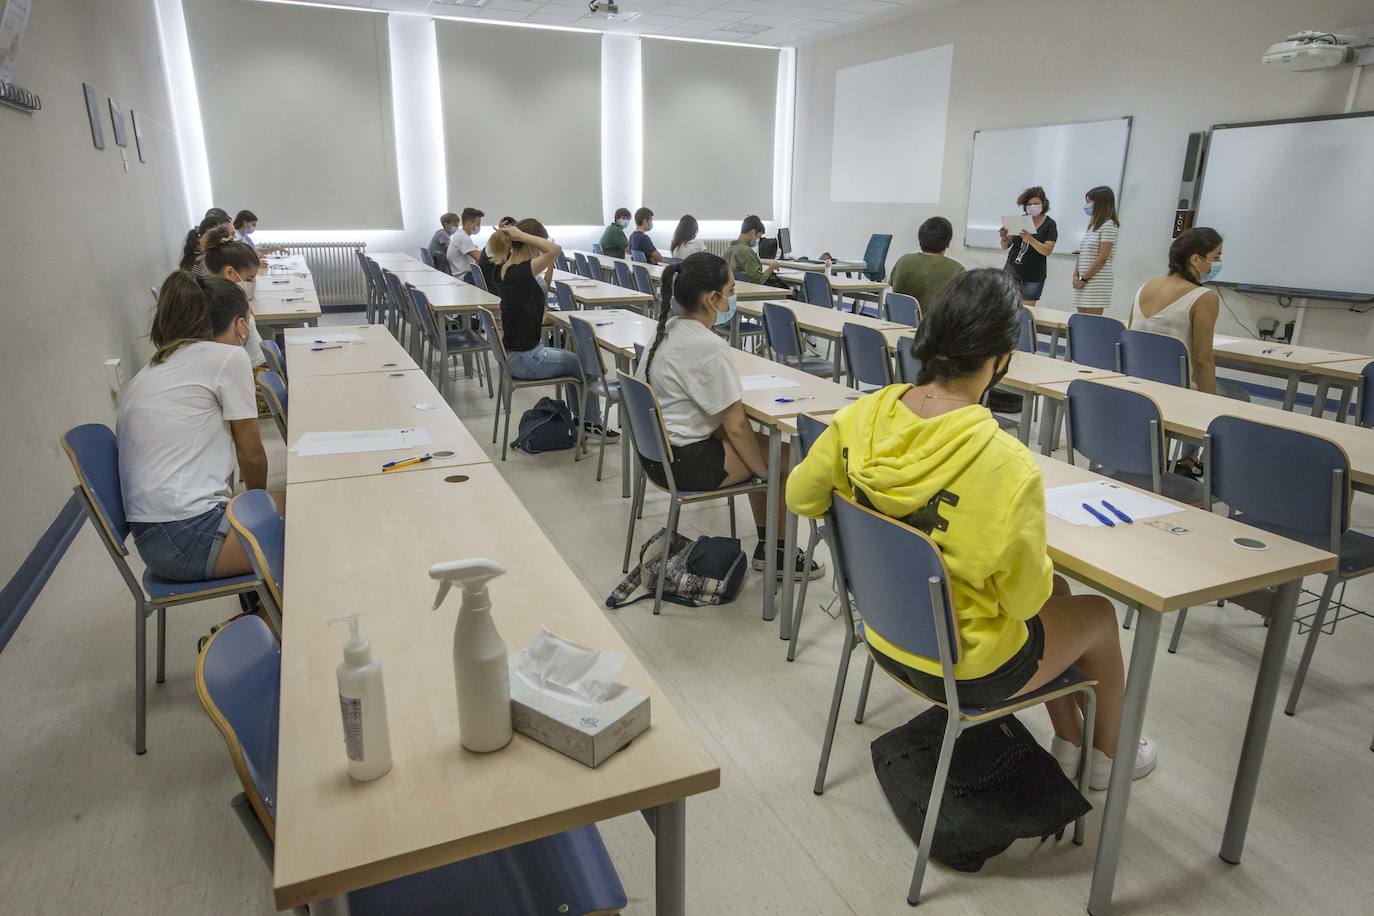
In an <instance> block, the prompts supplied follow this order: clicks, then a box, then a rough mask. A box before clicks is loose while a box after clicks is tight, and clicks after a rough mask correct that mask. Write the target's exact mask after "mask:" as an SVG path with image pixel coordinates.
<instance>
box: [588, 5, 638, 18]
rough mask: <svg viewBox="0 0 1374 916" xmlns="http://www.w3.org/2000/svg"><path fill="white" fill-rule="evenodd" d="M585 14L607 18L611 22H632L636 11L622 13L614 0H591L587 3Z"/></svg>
mask: <svg viewBox="0 0 1374 916" xmlns="http://www.w3.org/2000/svg"><path fill="white" fill-rule="evenodd" d="M587 15H588V16H597V17H601V18H604V19H609V20H610V21H612V22H633V21H634V20H636V19H638V18H639V14H638V13H622V12H621V11H620V7H619V6H618V5H617V4H616V2H615V0H591V2H590V3H588V4H587Z"/></svg>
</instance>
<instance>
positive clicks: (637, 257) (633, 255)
mask: <svg viewBox="0 0 1374 916" xmlns="http://www.w3.org/2000/svg"><path fill="white" fill-rule="evenodd" d="M630 260H631V261H638V262H640V263H641V264H647V263H649V258H648V256H647V255H645V254H644V252H642V251H640V250H639V249H638V248H632V249H630Z"/></svg>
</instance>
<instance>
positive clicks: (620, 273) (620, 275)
mask: <svg viewBox="0 0 1374 916" xmlns="http://www.w3.org/2000/svg"><path fill="white" fill-rule="evenodd" d="M611 266H612V267H613V268H614V269H615V282H616V285H617V286H623V287H625V288H626V289H634V288H635V281H634V278H633V277H631V276H630V265H629V264H626V263H625V262H624V261H612V262H611Z"/></svg>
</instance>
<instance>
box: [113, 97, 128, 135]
mask: <svg viewBox="0 0 1374 916" xmlns="http://www.w3.org/2000/svg"><path fill="white" fill-rule="evenodd" d="M110 124H112V125H113V126H114V138H115V143H116V144H117V145H119V146H128V145H129V131H128V130H127V129H126V128H125V127H124V109H122V108H120V107H119V103H118V102H116V101H115V100H114V99H110Z"/></svg>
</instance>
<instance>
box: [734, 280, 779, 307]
mask: <svg viewBox="0 0 1374 916" xmlns="http://www.w3.org/2000/svg"><path fill="white" fill-rule="evenodd" d="M791 297H792V291H791V290H790V289H781V288H780V287H777V286H769V285H768V284H766V283H750V282H748V281H747V280H736V281H735V299H736V301H739V302H762V301H763V300H764V299H790V298H791Z"/></svg>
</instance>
